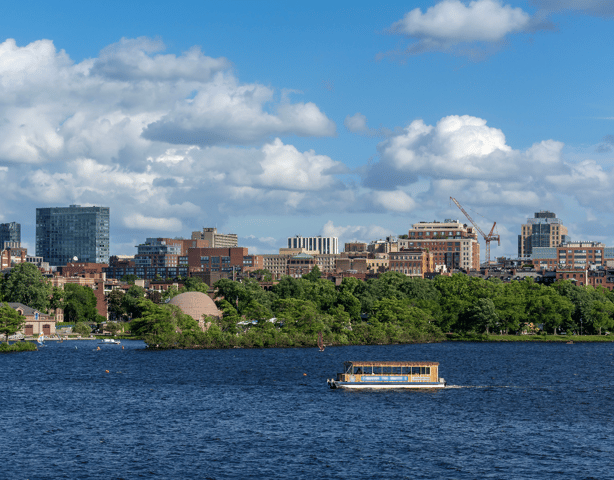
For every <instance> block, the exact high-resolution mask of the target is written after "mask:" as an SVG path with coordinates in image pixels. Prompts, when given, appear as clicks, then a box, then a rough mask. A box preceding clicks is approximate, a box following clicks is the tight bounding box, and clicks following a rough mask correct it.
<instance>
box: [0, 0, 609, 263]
mask: <svg viewBox="0 0 614 480" xmlns="http://www.w3.org/2000/svg"><path fill="white" fill-rule="evenodd" d="M613 19H614V6H610V4H609V3H605V2H596V1H592V0H585V1H574V2H570V1H558V2H552V1H549V0H532V1H509V2H499V1H495V0H477V1H474V2H468V1H464V2H461V1H457V0H444V1H414V2H397V1H392V2H386V3H384V4H378V5H374V4H372V3H367V2H351V3H350V2H336V3H334V4H330V3H324V2H310V3H309V4H308V5H307V4H304V5H290V6H284V8H279V7H278V6H277V5H275V4H258V3H255V2H254V3H251V2H241V1H234V2H227V3H225V4H223V5H217V4H216V5H210V4H207V3H204V4H203V3H196V2H185V1H183V2H182V1H180V2H177V3H176V4H174V5H173V6H172V7H171V6H168V5H167V4H166V3H162V2H155V1H154V2H147V4H145V3H144V2H131V4H130V5H125V4H124V3H122V2H115V1H111V2H110V3H109V6H108V8H105V9H104V10H98V7H95V6H88V5H84V4H82V3H78V2H73V1H60V2H54V3H53V5H52V4H50V3H49V2H37V1H35V2H33V3H32V4H30V5H27V6H26V5H12V6H11V7H10V8H8V9H7V11H6V13H5V15H3V18H2V19H0V27H1V28H2V31H3V35H4V38H0V91H1V92H2V95H1V96H0V102H1V103H2V109H0V120H1V121H2V122H3V129H2V130H1V131H0V182H2V185H3V195H2V197H1V198H0V223H8V222H17V223H20V224H21V228H22V230H21V236H22V243H23V244H24V246H26V247H27V248H28V251H29V252H34V251H35V242H34V239H35V224H36V222H35V209H36V208H50V207H61V206H68V205H71V204H80V205H83V206H91V205H108V206H110V208H111V210H112V211H113V215H112V216H111V226H110V230H111V240H110V243H111V252H110V254H111V255H114V254H128V255H130V254H133V253H134V251H135V246H136V245H138V244H139V243H141V242H142V241H143V240H144V239H145V238H147V237H158V236H159V237H164V236H172V237H175V236H181V237H184V238H189V236H190V232H192V231H197V230H200V229H202V228H203V227H217V228H218V230H219V231H220V232H223V233H236V234H237V235H238V240H239V245H240V246H245V247H247V248H249V251H250V253H254V254H258V253H267V252H274V251H276V250H277V249H278V248H280V247H283V246H284V245H285V244H286V241H287V238H288V237H291V236H294V235H301V236H305V237H311V236H317V235H322V236H325V237H333V236H334V237H338V238H339V243H340V244H341V245H343V244H344V243H346V242H350V241H354V240H356V241H364V242H369V241H372V240H377V239H380V238H385V237H386V236H388V235H395V236H396V235H400V234H404V233H407V231H408V229H409V228H410V227H411V225H412V224H413V223H416V222H419V221H432V220H438V221H443V220H445V219H448V218H449V219H458V220H460V221H461V222H463V223H466V222H467V221H466V219H464V218H463V216H462V214H461V212H459V211H458V209H457V208H456V207H455V206H454V205H451V204H450V202H449V197H450V196H454V197H455V198H457V199H458V200H459V202H461V203H462V205H463V206H464V207H465V208H467V209H468V211H469V212H470V213H471V215H472V216H473V218H474V219H475V220H476V221H477V222H478V224H479V225H480V226H481V228H482V229H483V230H489V229H490V226H491V225H492V223H493V222H494V221H496V222H497V226H498V227H499V228H498V233H499V234H500V235H501V246H500V247H495V246H493V249H492V254H491V255H492V256H493V257H495V256H510V257H514V256H516V252H517V237H518V234H519V230H520V226H521V225H522V224H523V223H525V222H526V219H527V218H529V217H531V216H532V215H533V214H534V213H535V212H539V211H541V210H548V211H552V212H556V213H557V216H558V217H559V218H561V219H562V220H563V222H564V224H565V226H566V227H567V228H568V231H569V237H570V238H572V239H573V240H591V241H598V242H603V243H605V244H606V245H614V232H612V229H611V225H612V223H613V220H614V218H613V216H612V213H611V212H612V211H613V210H614V209H613V208H612V207H614V194H613V193H612V192H614V189H612V188H611V187H612V186H613V184H614V174H613V172H612V167H611V165H612V160H614V155H613V153H612V152H613V149H614V127H613V124H612V120H614V116H613V114H612V93H611V91H610V90H611V89H609V88H608V87H609V84H608V81H607V80H608V79H609V74H610V70H611V69H610V68H609V67H608V65H609V64H611V62H609V61H607V55H608V54H607V50H606V49H605V45H607V40H608V39H609V32H610V31H611V27H612V20H613Z"/></svg>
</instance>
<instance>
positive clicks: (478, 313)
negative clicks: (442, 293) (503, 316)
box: [466, 298, 499, 334]
mask: <svg viewBox="0 0 614 480" xmlns="http://www.w3.org/2000/svg"><path fill="white" fill-rule="evenodd" d="M466 316H467V323H466V325H467V327H468V330H475V331H476V332H477V333H482V332H486V334H489V333H490V329H491V328H495V327H496V326H498V325H499V317H498V315H497V312H496V310H495V304H494V303H493V301H492V300H491V299H490V298H478V299H477V301H476V303H475V305H472V306H471V307H469V308H468V309H467V311H466Z"/></svg>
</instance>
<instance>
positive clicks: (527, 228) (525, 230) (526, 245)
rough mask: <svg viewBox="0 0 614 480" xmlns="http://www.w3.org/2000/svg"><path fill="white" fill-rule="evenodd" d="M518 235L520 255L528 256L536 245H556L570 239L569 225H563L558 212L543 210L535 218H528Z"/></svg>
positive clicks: (521, 256)
mask: <svg viewBox="0 0 614 480" xmlns="http://www.w3.org/2000/svg"><path fill="white" fill-rule="evenodd" d="M520 229H521V230H520V235H518V257H520V258H527V257H530V256H531V255H532V254H533V248H536V247H556V246H557V245H559V244H560V243H566V242H568V241H569V240H570V239H569V237H568V235H567V227H565V226H563V222H562V221H561V219H560V218H556V214H554V213H552V212H548V211H546V210H542V211H540V212H536V213H535V217H534V218H528V219H527V223H525V224H523V225H522V226H521V227H520Z"/></svg>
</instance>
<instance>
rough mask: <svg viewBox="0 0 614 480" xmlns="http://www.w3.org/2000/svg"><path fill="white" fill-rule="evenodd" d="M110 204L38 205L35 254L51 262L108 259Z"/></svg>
mask: <svg viewBox="0 0 614 480" xmlns="http://www.w3.org/2000/svg"><path fill="white" fill-rule="evenodd" d="M109 219H110V213H109V207H82V206H80V205H71V206H69V207H54V208H37V209H36V254H37V255H38V256H41V257H43V259H44V261H45V262H49V263H50V264H51V265H57V266H59V265H65V264H66V263H68V262H71V261H73V259H74V257H77V259H78V261H79V262H87V263H109Z"/></svg>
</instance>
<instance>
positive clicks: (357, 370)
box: [351, 366, 431, 375]
mask: <svg viewBox="0 0 614 480" xmlns="http://www.w3.org/2000/svg"><path fill="white" fill-rule="evenodd" d="M351 373H354V375H430V374H431V367H370V366H369V367H354V371H353V372H351Z"/></svg>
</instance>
